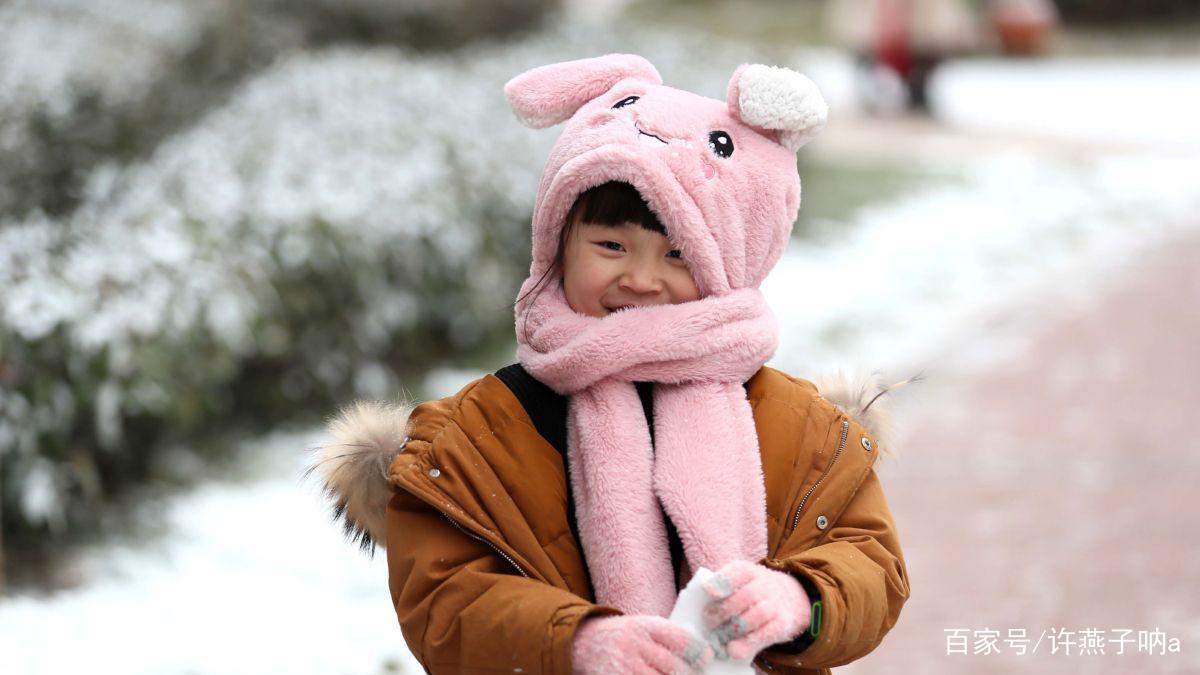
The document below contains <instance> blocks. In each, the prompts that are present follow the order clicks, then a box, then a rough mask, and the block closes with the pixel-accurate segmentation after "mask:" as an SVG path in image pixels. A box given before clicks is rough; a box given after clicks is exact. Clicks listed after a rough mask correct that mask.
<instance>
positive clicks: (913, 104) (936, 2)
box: [827, 0, 1058, 113]
mask: <svg viewBox="0 0 1200 675" xmlns="http://www.w3.org/2000/svg"><path fill="white" fill-rule="evenodd" d="M985 4H986V10H985V16H977V14H976V11H975V9H976V8H977V6H978V5H979V3H973V2H969V1H968V0H831V2H830V3H829V12H828V15H827V16H828V23H829V27H830V32H831V33H832V35H833V36H834V38H835V39H836V40H838V41H839V42H841V43H842V44H844V45H846V46H847V47H848V48H849V49H850V50H851V51H853V52H854V53H855V55H856V56H857V58H858V65H859V89H860V92H861V98H862V102H863V105H864V107H865V108H866V109H867V110H869V111H872V112H876V113H897V112H900V111H903V110H906V109H911V110H916V111H922V112H924V111H927V110H928V108H929V99H928V97H927V95H926V93H927V90H928V83H929V79H930V77H931V75H932V74H933V72H934V70H935V69H936V68H937V67H938V65H939V64H941V63H943V62H944V61H946V60H948V59H952V58H961V57H964V56H968V55H971V54H974V53H978V52H979V51H981V50H982V49H983V47H984V46H985V45H986V44H987V43H988V42H989V41H990V39H991V38H992V37H993V36H994V38H995V40H996V42H997V44H998V47H999V49H1000V50H1001V51H1002V52H1003V53H1005V54H1014V55H1031V54H1039V53H1042V52H1044V51H1045V50H1046V47H1047V45H1048V44H1049V40H1050V37H1051V36H1052V35H1053V33H1054V31H1055V28H1056V26H1057V23H1058V12H1057V11H1056V9H1055V7H1054V3H1053V2H1052V1H1051V0H989V1H988V2H987V3H985Z"/></svg>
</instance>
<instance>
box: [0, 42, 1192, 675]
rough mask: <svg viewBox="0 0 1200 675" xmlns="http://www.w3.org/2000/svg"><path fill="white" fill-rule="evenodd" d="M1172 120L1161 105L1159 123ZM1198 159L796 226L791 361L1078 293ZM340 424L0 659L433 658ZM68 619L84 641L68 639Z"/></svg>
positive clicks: (1165, 81) (1100, 85) (1112, 164)
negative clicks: (329, 489)
mask: <svg viewBox="0 0 1200 675" xmlns="http://www.w3.org/2000/svg"><path fill="white" fill-rule="evenodd" d="M1110 65H1111V64H1105V63H1101V64H1098V65H1097V66H1096V67H1097V68H1098V69H1101V70H1100V71H1097V76H1096V77H1091V76H1079V73H1080V72H1081V71H1079V70H1078V68H1084V69H1085V70H1084V71H1083V72H1085V73H1086V72H1088V71H1086V66H1085V65H1080V64H1076V69H1075V70H1072V71H1071V73H1069V74H1066V75H1064V76H1063V79H1062V81H1061V82H1060V84H1063V85H1064V86H1065V85H1067V84H1069V85H1070V86H1072V87H1075V90H1076V92H1077V93H1078V94H1080V95H1088V96H1094V97H1101V96H1102V94H1103V93H1104V91H1106V90H1108V86H1107V85H1106V82H1107V81H1108V80H1107V79H1106V78H1105V77H1102V76H1100V75H1103V74H1104V72H1108V71H1107V70H1105V69H1108V68H1110ZM1192 67H1193V68H1194V64H1193V66H1192ZM1166 71H1169V72H1166ZM971 72H973V73H974V74H973V75H971ZM1026 72H1027V73H1028V74H1029V77H1030V78H1033V79H1036V78H1038V77H1041V76H1040V75H1038V74H1037V73H1036V72H1032V71H1026ZM1187 72H1193V71H1190V70H1189V71H1187ZM1177 73H1178V71H1177V70H1175V69H1173V68H1166V69H1165V70H1164V71H1163V72H1162V73H1161V74H1163V77H1162V78H1141V79H1144V80H1145V82H1144V83H1143V84H1144V86H1143V87H1142V88H1141V89H1140V90H1139V91H1141V92H1142V94H1141V95H1142V96H1144V97H1148V99H1149V103H1147V105H1145V106H1144V107H1145V108H1147V109H1151V108H1154V107H1156V105H1157V103H1156V102H1158V103H1162V102H1169V101H1171V100H1174V97H1175V96H1176V95H1177V94H1178V89H1177V88H1176V86H1175V80H1174V79H1172V78H1173V77H1177ZM1168 75H1171V77H1167V76H1168ZM954 77H955V78H959V83H958V85H957V86H956V88H955V91H958V92H972V91H990V92H994V93H999V92H1002V91H1004V90H1005V88H1006V87H1012V86H1014V82H1016V83H1018V84H1019V82H1020V78H1019V77H1018V76H1017V75H1014V74H1013V73H1012V72H1010V71H1009V70H1007V69H1005V68H1000V69H996V68H979V69H976V70H975V71H970V70H968V71H966V72H961V73H958V74H955V75H954ZM964 78H965V79H964ZM1014 78H1016V79H1015V80H1014ZM1033 79H1031V80H1030V81H1033ZM1153 82H1159V83H1160V84H1161V86H1159V87H1157V88H1156V87H1154V86H1151V83H1153ZM1050 89H1051V90H1053V87H1051V88H1050ZM964 95H967V94H965V93H964ZM997 98H998V99H1003V98H1004V97H1003V96H998V97H997ZM1097 100H1098V99H1097ZM946 105H947V106H949V107H947V108H946V110H953V111H954V112H953V113H952V119H951V121H952V122H954V124H956V125H958V126H960V127H962V128H967V127H971V126H972V125H970V124H967V123H966V121H965V120H970V119H972V115H975V117H974V118H973V119H976V120H977V121H978V122H979V125H978V128H985V127H989V124H991V122H992V118H991V117H990V116H989V114H990V113H989V111H990V110H991V104H987V105H982V102H981V106H980V108H979V109H977V112H976V113H971V112H970V110H969V108H970V106H968V105H966V104H963V105H961V106H951V105H950V104H949V103H947V104H946ZM1055 105H1057V104H1055ZM1077 114H1078V111H1077V110H1076V109H1075V108H1074V107H1071V106H1067V105H1065V104H1063V106H1062V107H1054V106H1053V105H1051V106H1047V108H1046V109H1045V110H1044V111H1043V113H1042V114H1041V115H1032V116H1030V117H1029V118H1028V119H1027V120H1025V121H1024V122H1023V126H1022V129H1021V130H1022V132H1023V133H1026V134H1037V133H1046V134H1056V133H1058V132H1060V131H1061V130H1062V129H1063V128H1064V127H1065V126H1069V125H1070V123H1071V120H1072V119H1074V117H1075V115H1077ZM1105 114H1111V118H1110V119H1106V120H1104V119H1102V120H1092V121H1091V122H1090V126H1091V127H1093V128H1096V129H1122V130H1124V129H1128V128H1129V127H1127V126H1126V123H1127V120H1128V116H1127V115H1128V108H1126V107H1124V106H1113V107H1111V108H1100V109H1098V110H1095V111H1094V115H1093V116H1101V117H1102V116H1104V115H1105ZM1055 115H1061V116H1062V117H1066V118H1067V119H1064V118H1062V117H1060V118H1055V117H1054V116H1055ZM1006 119H1007V118H1006ZM1176 122H1177V123H1178V122H1181V120H1176ZM835 124H836V122H835ZM1163 124H1166V122H1163ZM1039 125H1040V126H1039ZM1180 126H1183V127H1186V126H1187V125H1186V124H1180ZM1162 133H1163V128H1162V126H1160V125H1156V126H1155V128H1154V129H1153V130H1152V131H1151V132H1148V136H1146V140H1147V143H1148V144H1150V145H1157V142H1158V140H1160V139H1159V136H1160V135H1161V134H1162ZM1191 133H1193V134H1194V132H1191ZM1123 140H1126V141H1127V140H1129V139H1128V138H1125V139H1123ZM1047 142H1048V143H1053V141H1049V140H1048V141H1047ZM912 150H913V153H914V156H915V155H917V154H918V153H919V150H920V149H919V148H912ZM1198 166H1200V161H1198V158H1197V156H1196V155H1194V154H1192V153H1191V152H1181V151H1179V149H1178V148H1174V147H1172V148H1163V147H1157V148H1140V149H1138V150H1137V151H1136V152H1134V151H1129V150H1125V151H1122V154H1119V155H1118V154H1106V155H1104V156H1101V157H1091V158H1088V159H1087V160H1086V161H1069V160H1064V159H1062V158H1061V157H1055V156H1047V155H1046V154H1042V153H1039V152H1036V151H1032V152H1031V151H1028V150H1027V149H1017V150H1014V151H1012V152H998V153H988V154H987V155H986V156H981V157H968V158H963V159H962V160H961V161H959V162H958V163H957V165H956V168H957V170H959V171H960V172H961V175H962V179H961V180H956V181H954V182H952V183H950V184H947V185H942V186H938V187H933V188H929V189H926V190H922V191H920V192H917V193H914V194H912V195H908V196H905V197H903V198H900V199H897V200H892V201H890V202H888V203H884V204H878V205H874V206H872V207H870V208H867V209H864V210H862V211H861V212H859V213H858V214H857V215H856V216H855V217H854V218H853V219H852V222H851V224H850V227H849V229H848V230H847V231H846V233H845V236H844V237H840V238H839V239H838V240H836V241H832V242H827V243H822V244H818V245H813V246H811V247H809V248H801V247H800V246H798V245H795V244H794V245H793V246H792V247H791V250H790V252H789V253H788V254H787V256H785V258H784V260H783V261H782V262H781V263H780V265H779V267H778V268H777V269H776V271H775V272H774V273H773V274H772V276H771V277H770V278H769V279H768V281H767V283H766V284H765V286H764V290H765V292H766V293H767V294H768V297H769V300H770V302H771V304H772V306H773V307H774V308H775V311H776V313H777V315H778V316H779V319H780V322H781V325H782V327H783V329H784V330H783V334H784V342H783V344H782V346H781V350H780V353H779V354H778V356H777V358H776V359H775V360H774V361H773V365H776V366H778V367H781V368H783V369H785V370H788V371H789V372H796V373H798V374H801V375H804V374H808V373H812V372H814V371H817V370H822V369H825V368H828V367H831V366H838V365H851V366H863V367H883V368H889V369H906V368H910V367H913V366H914V365H916V366H921V365H925V364H927V363H929V362H930V361H931V360H932V359H935V358H940V357H941V355H939V354H938V346H939V345H942V344H946V343H947V341H948V340H951V338H952V336H954V335H955V334H956V333H961V332H963V331H970V330H976V328H975V327H974V324H975V323H976V322H977V321H978V320H979V319H980V318H981V317H986V316H988V315H990V314H992V313H994V312H997V311H1004V312H1008V313H1012V312H1014V311H1016V312H1018V313H1020V312H1021V311H1040V310H1041V309H1045V306H1046V303H1047V300H1046V298H1047V295H1046V294H1049V297H1052V298H1054V299H1055V300H1056V301H1058V302H1059V303H1060V305H1059V309H1060V310H1062V308H1063V306H1064V305H1062V304H1061V303H1068V304H1069V303H1071V302H1077V303H1085V302H1086V298H1087V295H1088V289H1089V288H1090V287H1091V286H1092V285H1093V283H1094V282H1095V281H1097V280H1100V279H1103V278H1104V277H1105V276H1106V275H1107V274H1109V273H1110V272H1111V271H1112V270H1114V269H1117V268H1120V267H1121V266H1123V265H1127V264H1129V263H1131V262H1133V261H1136V259H1137V258H1138V256H1139V255H1140V254H1141V252H1143V251H1145V250H1148V248H1150V247H1152V246H1154V245H1155V244H1161V243H1162V242H1164V241H1168V240H1170V239H1171V238H1172V237H1175V236H1178V235H1181V234H1187V233H1188V232H1189V231H1191V230H1189V228H1192V229H1194V228H1197V227H1200V221H1197V219H1196V218H1195V217H1194V215H1193V214H1194V213H1195V212H1196V207H1197V206H1200V185H1198V181H1200V179H1197V177H1196V176H1197V175H1198V174H1200V172H1197V171H1196V168H1197V167H1198ZM801 288H803V289H806V290H807V289H813V288H816V289H820V292H819V293H817V294H812V293H809V292H805V293H804V294H803V296H804V299H805V303H804V304H803V305H802V306H801V305H798V304H796V299H797V298H796V296H798V295H799V294H798V293H796V289H801ZM1035 298H1040V299H1037V300H1034V299H1035ZM1022 308H1028V309H1022ZM1039 308H1040V309H1039ZM1017 325H1018V326H1020V325H1021V324H1020V323H1019V322H1018V323H1017ZM1026 325H1027V324H1026ZM1021 338H1022V332H1021V330H1019V329H1014V330H1013V331H1011V332H1010V333H1009V334H1007V335H999V336H993V339H990V340H988V341H974V342H972V344H973V345H974V347H973V348H974V350H975V353H972V354H968V353H965V352H964V353H962V357H963V358H962V359H960V360H961V362H962V363H966V364H970V363H982V362H990V361H991V360H994V359H995V358H998V357H999V356H1001V355H1003V354H1004V353H1005V352H1004V350H1005V349H1006V348H1007V347H1006V345H1008V346H1009V347H1011V345H1012V344H1013V342H1011V341H1016V342H1020V340H1021ZM959 344H961V342H959ZM478 375H479V373H475V372H445V373H441V374H440V375H439V376H438V379H437V381H436V382H437V384H436V385H435V390H440V391H443V392H446V393H450V392H452V391H453V389H454V387H456V386H457V385H459V384H461V383H462V382H463V381H465V380H467V379H471V378H474V377H477V376H478ZM319 442H320V436H319V434H317V433H316V432H314V433H313V434H312V435H299V436H295V435H287V436H273V437H269V438H264V439H254V440H250V441H248V443H247V453H248V454H250V455H252V456H258V457H263V458H265V460H264V462H263V465H262V467H261V468H260V469H259V472H260V473H259V475H260V476H261V478H259V479H258V480H255V481H251V482H249V483H246V482H238V483H213V484H210V485H206V486H204V487H201V488H199V489H197V490H195V491H194V492H192V493H190V494H188V495H187V496H184V497H181V498H180V499H178V500H177V501H176V502H174V504H173V506H172V507H171V509H170V511H169V513H168V514H167V515H166V518H167V521H168V523H170V524H171V527H172V530H173V531H174V536H172V537H171V538H170V539H169V540H165V541H161V542H154V543H149V544H142V545H138V546H124V545H121V546H118V545H110V546H106V547H104V548H102V549H98V550H95V551H94V552H92V553H91V554H89V555H88V556H87V558H86V560H85V562H84V568H83V569H84V571H85V572H86V573H87V574H88V576H89V578H90V581H89V582H88V583H87V584H85V585H83V586H82V587H80V588H78V589H76V590H72V591H68V592H63V593H60V594H57V595H55V596H52V597H48V598H46V597H35V596H20V595H18V596H16V597H9V598H6V599H5V600H4V601H3V602H0V672H4V673H6V674H7V673H20V674H22V675H24V674H33V673H64V672H76V671H78V672H82V671H85V670H86V671H87V672H91V673H97V674H104V673H121V674H122V675H127V674H141V673H146V674H149V673H156V674H157V673H196V674H209V673H266V672H279V673H330V672H340V673H364V674H367V673H378V672H382V671H384V670H386V668H387V666H386V665H385V664H388V663H392V664H393V665H394V667H395V668H398V669H400V671H401V672H414V673H415V672H420V668H419V666H417V665H416V664H415V663H413V662H412V661H411V657H409V656H408V655H407V654H406V651H405V649H404V645H403V640H402V637H401V635H400V632H399V629H398V627H397V625H396V622H395V617H394V615H393V614H392V610H391V605H390V601H389V598H388V595H387V590H386V589H387V585H386V570H385V567H384V565H383V560H382V559H380V558H377V559H376V560H374V561H367V560H366V559H365V558H364V557H363V556H361V555H360V554H358V553H357V552H356V551H355V550H354V549H353V548H352V547H351V546H350V545H348V544H346V543H344V542H343V541H342V539H341V537H340V533H339V532H338V531H337V530H336V529H335V528H334V527H332V526H331V525H330V524H329V521H328V518H327V515H326V512H325V510H324V508H323V506H322V505H321V504H320V503H319V499H318V498H317V495H316V491H315V488H314V487H313V486H312V485H303V484H301V483H300V482H299V473H300V470H301V468H302V462H303V461H304V459H305V456H304V454H303V453H302V452H301V451H302V449H303V448H305V447H308V446H311V445H314V444H316V443H319ZM64 637H66V638H68V639H69V642H70V649H54V648H48V645H53V644H56V643H57V642H62V641H63V638H64Z"/></svg>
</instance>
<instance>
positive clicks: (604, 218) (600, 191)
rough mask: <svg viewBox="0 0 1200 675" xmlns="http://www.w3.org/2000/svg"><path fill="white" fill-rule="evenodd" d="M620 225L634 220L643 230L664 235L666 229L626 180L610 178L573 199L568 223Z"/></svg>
mask: <svg viewBox="0 0 1200 675" xmlns="http://www.w3.org/2000/svg"><path fill="white" fill-rule="evenodd" d="M576 218H578V222H582V223H590V224H592V225H608V226H613V227H616V226H620V225H624V224H625V223H635V224H637V225H640V226H641V227H642V228H643V229H647V230H650V231H651V232H657V233H659V234H661V235H666V234H667V230H666V228H665V227H663V225H662V223H661V222H659V220H658V216H656V215H654V212H653V211H651V210H650V206H649V205H647V204H646V200H644V199H642V195H641V194H639V193H638V191H637V188H635V187H633V186H632V185H630V184H629V183H624V182H620V181H609V182H607V183H604V184H602V185H597V186H596V187H594V188H591V189H590V190H587V191H586V192H584V193H583V194H581V195H579V197H578V198H577V199H576V200H575V204H574V205H572V206H571V211H570V212H569V213H568V214H567V222H568V223H575V222H577V221H576Z"/></svg>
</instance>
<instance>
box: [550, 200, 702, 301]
mask: <svg viewBox="0 0 1200 675" xmlns="http://www.w3.org/2000/svg"><path fill="white" fill-rule="evenodd" d="M678 256H679V251H678V249H672V248H671V242H670V240H669V239H667V237H666V236H664V235H662V234H659V233H657V232H652V231H650V230H647V229H645V228H643V227H642V226H640V225H638V224H636V223H625V224H623V225H620V226H614V225H593V224H591V223H586V222H580V223H578V224H577V225H576V226H575V228H574V229H573V230H572V231H571V233H570V235H569V236H568V238H567V241H566V244H565V247H564V250H563V290H564V291H565V292H566V296H567V304H569V305H570V306H571V309H573V310H575V311H576V312H578V313H580V314H586V315H588V316H595V317H603V316H607V315H608V314H611V313H612V312H613V311H615V310H616V309H618V308H620V307H622V306H627V305H635V306H645V305H666V304H672V305H674V304H678V303H681V302H688V301H690V300H697V299H699V298H700V290H699V289H698V288H697V287H696V282H695V280H693V279H692V274H691V272H690V271H689V270H688V266H687V263H685V262H684V261H683V259H682V258H680V257H678Z"/></svg>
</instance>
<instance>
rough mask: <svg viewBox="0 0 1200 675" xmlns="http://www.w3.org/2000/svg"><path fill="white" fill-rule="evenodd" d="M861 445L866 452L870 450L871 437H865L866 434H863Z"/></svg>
mask: <svg viewBox="0 0 1200 675" xmlns="http://www.w3.org/2000/svg"><path fill="white" fill-rule="evenodd" d="M862 446H863V449H865V450H866V451H867V452H870V451H871V447H872V446H871V439H869V438H867V437H866V436H863V437H862Z"/></svg>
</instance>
